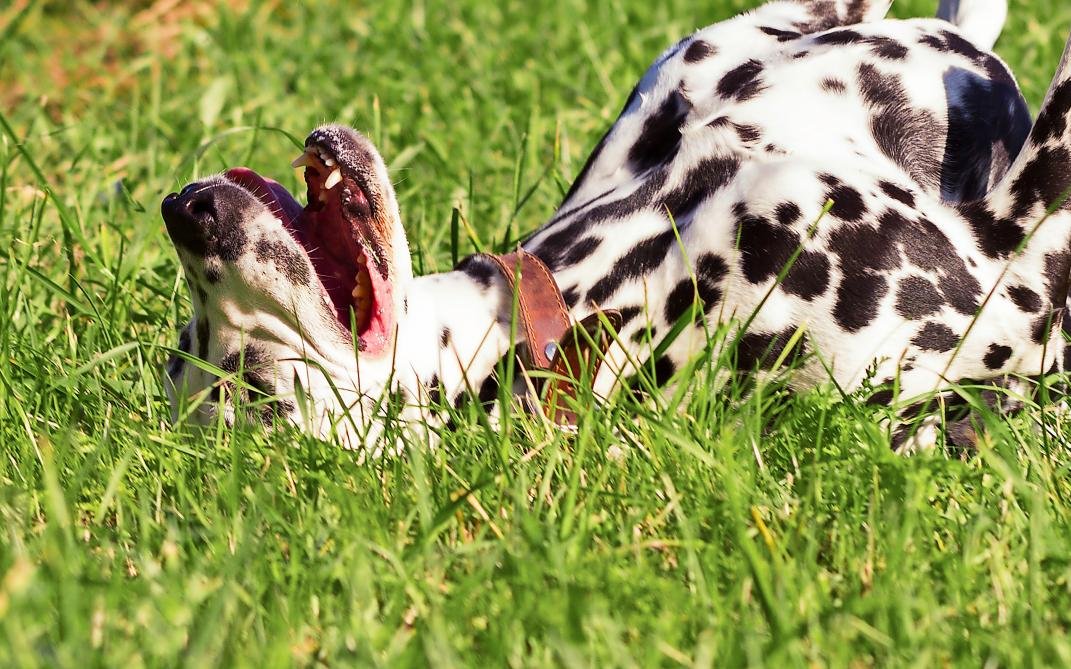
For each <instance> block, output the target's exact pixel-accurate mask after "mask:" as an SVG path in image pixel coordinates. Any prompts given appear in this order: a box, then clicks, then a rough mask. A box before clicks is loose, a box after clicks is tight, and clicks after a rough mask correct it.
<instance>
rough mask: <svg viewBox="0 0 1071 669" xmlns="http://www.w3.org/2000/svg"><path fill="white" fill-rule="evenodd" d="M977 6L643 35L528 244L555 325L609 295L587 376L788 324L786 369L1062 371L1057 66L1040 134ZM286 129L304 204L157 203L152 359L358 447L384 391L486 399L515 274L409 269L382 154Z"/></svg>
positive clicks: (872, 1) (739, 343) (771, 357)
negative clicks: (602, 129) (591, 144)
mask: <svg viewBox="0 0 1071 669" xmlns="http://www.w3.org/2000/svg"><path fill="white" fill-rule="evenodd" d="M995 1H996V0H974V2H971V1H970V0H961V1H960V2H946V3H945V4H943V5H942V13H943V15H945V16H948V17H950V18H953V19H955V20H957V21H958V22H960V23H961V24H963V25H968V24H970V23H973V24H974V25H975V26H976V28H974V32H973V33H965V32H963V31H962V30H960V29H958V28H957V27H955V26H954V25H952V24H950V23H948V22H946V21H942V20H938V19H925V20H908V21H897V20H886V19H884V18H883V17H884V16H885V13H886V11H887V9H888V4H889V3H888V2H880V1H878V0H800V1H797V2H770V3H768V4H765V5H763V6H761V7H760V8H758V9H755V10H753V11H750V12H748V13H745V14H743V15H740V16H737V17H736V18H733V19H730V20H727V21H723V22H721V23H718V24H716V25H713V26H710V27H708V28H705V29H703V30H700V31H699V32H697V33H695V34H694V35H691V36H690V37H687V38H685V39H683V40H681V41H680V42H679V43H677V44H676V45H675V46H673V47H672V48H670V49H669V50H667V51H666V52H665V53H663V54H662V55H661V56H660V57H659V58H658V59H657V60H656V61H655V63H654V64H653V65H652V66H651V68H650V69H649V70H648V71H647V72H646V74H644V76H643V77H642V79H641V80H640V81H639V83H638V84H637V85H636V87H635V89H634V90H633V91H632V93H631V95H629V96H628V100H627V102H626V103H625V105H624V109H623V110H622V112H621V114H620V116H619V117H618V119H617V120H616V122H615V123H614V124H613V126H612V127H611V128H610V130H609V131H608V132H607V133H606V135H605V136H604V137H603V138H602V140H601V141H600V142H599V143H598V145H597V146H596V147H595V149H594V151H593V153H592V154H591V156H590V158H589V159H588V161H587V164H586V165H585V166H584V167H583V169H582V171H581V173H580V175H579V176H578V177H577V179H576V181H575V183H574V184H573V185H572V187H571V188H570V190H569V192H568V194H567V195H566V196H565V198H564V201H563V202H562V204H561V206H560V208H559V210H558V211H557V213H556V214H555V215H554V216H553V217H552V218H551V219H550V221H549V222H547V223H546V224H545V225H543V226H542V227H541V228H540V229H539V230H537V231H536V232H535V233H534V234H532V235H531V236H530V237H529V238H528V239H527V240H526V241H525V242H524V244H523V248H524V249H525V250H526V251H527V252H529V253H531V254H532V255H534V256H536V257H537V258H538V259H539V260H541V261H542V262H543V263H544V264H545V265H546V266H547V267H548V268H549V269H550V271H551V272H552V273H553V279H554V281H555V282H556V284H557V286H559V287H560V289H561V292H562V295H563V296H564V300H565V303H566V305H567V307H568V310H569V316H570V317H571V319H572V320H574V321H580V320H581V319H585V318H586V317H589V316H590V315H592V314H594V313H597V312H598V311H599V310H604V311H609V310H616V312H617V313H619V314H620V319H619V320H618V325H619V327H618V331H617V332H616V333H615V336H614V337H613V341H612V344H611V345H610V347H609V349H608V350H607V351H606V353H605V363H604V364H603V366H602V368H601V370H600V371H599V373H598V375H597V377H596V379H595V380H594V391H595V393H596V395H598V396H607V395H609V394H610V393H611V392H613V391H614V390H615V389H616V388H617V387H619V386H620V385H622V379H625V378H628V377H629V376H632V375H634V374H635V373H636V371H637V367H642V368H643V369H652V370H653V376H654V377H655V381H656V382H657V383H659V384H666V383H668V382H670V381H671V380H672V379H673V377H674V374H675V372H676V371H677V370H679V369H681V368H682V366H683V365H684V364H685V363H687V362H688V361H689V360H690V359H692V358H693V356H695V355H696V353H697V352H698V351H700V350H701V349H703V347H704V346H706V345H708V342H709V341H710V337H709V335H708V332H709V330H710V326H715V325H718V324H728V325H729V327H730V328H734V327H735V328H736V332H737V336H736V337H734V338H731V344H732V346H733V347H734V350H735V354H734V357H735V363H736V364H735V367H736V369H737V370H740V371H741V372H747V371H751V372H755V373H770V372H771V371H775V370H771V369H770V368H771V366H772V364H773V362H774V361H775V360H783V359H784V358H786V357H787V356H786V354H787V353H788V351H787V350H786V349H787V347H788V346H789V345H790V344H793V345H794V347H795V353H799V354H802V355H796V356H794V357H795V358H796V359H797V361H798V362H797V364H798V369H797V370H796V371H795V373H794V374H793V375H792V376H791V383H792V384H793V385H794V386H795V387H799V388H806V387H810V386H813V385H815V384H820V383H824V382H828V381H829V380H830V378H831V377H832V379H833V380H835V381H836V382H837V383H838V384H839V385H840V387H842V388H844V389H847V390H854V389H858V388H860V387H863V386H864V385H866V384H870V383H874V384H876V385H877V386H880V387H882V388H883V390H881V391H880V392H879V393H878V394H877V395H876V397H875V399H878V400H880V401H882V402H889V403H893V404H896V405H905V404H907V403H909V402H910V401H911V400H912V398H916V397H919V396H925V395H926V394H928V393H932V392H933V391H942V390H947V389H948V388H949V385H950V384H951V383H954V382H956V381H959V380H963V379H994V378H1000V377H1003V376H1005V375H1010V374H1024V375H1036V374H1039V373H1041V372H1044V371H1046V370H1049V369H1050V368H1051V367H1052V366H1053V365H1054V364H1056V362H1057V360H1058V358H1059V357H1060V354H1061V351H1062V339H1061V338H1060V337H1059V336H1058V335H1056V334H1055V333H1056V332H1057V330H1058V328H1059V326H1060V321H1061V314H1062V305H1063V304H1064V301H1065V297H1066V293H1067V276H1068V270H1069V266H1071V252H1069V248H1071V213H1068V212H1067V211H1066V210H1064V209H1059V210H1057V211H1056V212H1055V213H1054V214H1053V215H1051V216H1050V217H1048V218H1046V217H1045V214H1046V208H1047V207H1049V206H1050V205H1052V204H1054V203H1056V202H1057V201H1058V200H1060V195H1061V193H1062V192H1063V190H1064V189H1066V188H1067V187H1068V185H1069V184H1071V174H1069V172H1068V166H1069V164H1071V160H1069V159H1071V153H1069V152H1071V127H1069V126H1068V114H1069V111H1071V81H1069V80H1068V78H1069V75H1071V66H1069V64H1068V62H1067V59H1066V58H1065V60H1064V62H1063V63H1062V64H1061V66H1060V71H1059V73H1058V75H1057V77H1056V79H1055V82H1054V86H1053V91H1052V93H1051V94H1050V96H1049V98H1048V101H1047V103H1046V104H1045V107H1044V110H1043V111H1042V113H1041V116H1040V118H1039V119H1038V122H1037V123H1036V125H1034V126H1033V131H1032V132H1031V121H1030V117H1029V113H1028V110H1027V108H1026V105H1025V103H1024V101H1023V98H1022V96H1021V94H1020V91H1019V89H1018V87H1017V85H1016V82H1015V80H1014V79H1013V77H1012V75H1011V74H1010V73H1009V71H1008V69H1007V68H1006V67H1005V65H1004V64H1003V63H1002V62H1001V61H1000V60H999V59H998V58H997V57H996V56H994V55H993V54H992V53H990V52H989V51H988V47H990V46H991V43H992V39H994V38H995V36H996V34H997V33H998V32H999V27H1000V22H1002V20H1003V13H1002V12H993V11H990V10H991V8H992V6H993V5H994V2H995ZM999 6H1000V7H1003V3H1002V2H1000V3H999ZM972 8H973V9H974V10H975V11H973V12H972V11H971V9H972ZM985 16H989V17H990V18H991V19H992V18H993V17H996V18H995V20H996V21H997V25H996V27H995V28H994V26H993V24H992V20H991V21H989V22H987V21H985V20H984V18H985ZM305 147H306V149H305V153H304V154H303V155H302V156H301V157H299V158H298V160H297V161H295V163H296V164H297V165H299V166H302V165H303V166H304V167H305V173H304V174H305V181H306V183H307V187H308V204H307V205H306V206H304V207H302V206H301V205H300V204H298V203H297V202H296V201H295V199H294V198H293V197H291V195H290V194H289V193H287V192H286V190H285V189H283V188H282V187H281V186H280V185H279V184H278V183H276V182H274V181H272V180H270V179H267V178H264V177H261V176H259V175H257V174H255V173H253V172H251V171H249V170H246V169H241V168H239V169H233V170H230V171H228V172H226V173H225V174H223V175H221V176H216V177H212V178H209V179H205V180H203V181H199V182H196V183H193V184H191V185H189V186H187V187H186V188H185V189H184V190H183V191H182V192H181V193H178V194H172V195H170V196H168V197H167V198H166V199H165V200H164V203H163V206H162V213H163V217H164V220H165V222H166V225H167V230H168V232H169V234H170V235H171V237H172V239H173V241H174V244H175V246H176V248H177V250H178V255H179V258H180V259H181V262H182V264H183V267H184V269H185V272H186V277H187V280H188V283H189V285H190V287H191V292H192V297H193V311H194V315H193V319H192V321H191V322H190V324H189V325H188V326H187V328H186V329H185V330H184V331H183V333H182V337H181V340H180V348H181V349H182V350H184V351H188V352H189V356H186V357H178V358H176V359H174V360H173V361H172V363H171V365H170V366H169V369H168V376H169V379H170V381H171V385H172V389H173V391H172V396H173V401H174V403H175V408H176V411H177V412H178V413H179V414H180V415H179V418H190V419H192V420H194V421H196V422H202V423H204V422H211V421H212V420H217V419H219V418H223V419H226V420H234V419H235V418H236V417H237V416H236V415H235V409H234V407H235V403H234V402H230V401H223V400H222V397H223V396H227V394H228V393H227V389H228V388H230V390H231V393H230V395H244V396H245V399H247V400H254V401H252V402H251V403H250V405H251V406H253V407H255V412H259V415H260V416H261V417H263V418H265V419H269V418H271V417H272V416H282V417H283V418H284V419H288V420H290V421H292V422H294V423H297V424H299V425H301V426H303V427H305V428H306V429H308V430H309V431H311V432H313V433H315V434H318V435H321V436H324V437H333V438H336V439H338V440H340V441H341V442H342V443H344V444H346V445H349V446H362V445H363V446H367V447H369V448H378V447H380V446H382V445H381V444H379V441H378V440H379V437H380V435H381V431H382V427H383V424H384V416H385V414H386V413H388V409H389V407H390V406H392V405H391V403H390V402H386V401H384V398H385V397H391V396H393V397H394V398H398V397H400V398H402V399H403V400H404V402H403V403H404V405H405V406H404V408H402V409H400V410H399V411H400V417H401V418H402V419H407V418H408V419H412V423H413V424H414V425H419V426H428V425H432V426H434V425H436V424H437V423H436V421H438V420H439V417H438V414H436V413H435V412H433V411H431V410H430V409H429V407H434V406H442V405H444V404H446V403H448V402H449V403H457V402H460V401H463V400H464V399H466V398H478V399H480V400H489V399H492V398H494V397H497V396H498V390H497V387H498V386H497V384H498V379H497V376H496V369H497V368H498V363H499V361H500V360H502V359H503V356H505V355H507V353H508V352H509V351H511V350H512V349H511V345H512V342H513V338H512V336H511V332H514V331H519V332H520V334H519V335H518V337H519V338H520V339H521V340H522V341H520V342H519V343H520V344H522V345H523V344H524V342H523V339H524V330H523V329H517V328H515V327H513V322H512V319H513V315H514V292H513V290H512V289H511V287H510V282H509V281H508V280H507V279H506V278H505V277H504V276H503V274H502V272H500V271H498V270H497V269H496V267H495V266H494V263H492V262H490V261H489V260H488V258H487V257H485V256H474V257H472V258H469V259H467V260H465V261H463V262H462V263H460V265H459V266H458V267H457V268H456V269H455V270H454V271H451V272H446V273H441V274H434V275H430V276H424V277H419V278H416V277H414V276H413V270H412V264H411V261H410V256H409V249H408V245H407V241H406V237H405V233H404V230H403V228H402V223H401V217H400V214H399V210H398V204H397V201H396V199H395V194H394V191H393V189H392V187H391V183H390V180H389V178H388V174H387V171H386V168H385V167H384V163H383V161H382V159H381V157H380V155H379V154H378V153H377V151H376V149H375V148H374V147H373V146H372V144H371V143H370V142H369V141H368V140H367V139H366V138H364V137H363V136H361V135H360V134H358V133H356V132H355V131H353V130H350V129H348V128H344V127H340V126H326V127H322V128H320V129H318V130H316V131H314V132H313V133H312V134H311V135H309V137H308V139H307V140H306V142H305ZM1043 220H1044V224H1043V225H1041V226H1040V227H1037V226H1038V224H1039V222H1041V221H1043ZM696 312H698V314H699V315H700V317H699V318H696V319H695V320H694V322H693V323H692V324H691V325H689V326H687V327H685V329H684V330H683V332H680V333H679V336H676V338H675V339H672V341H671V342H669V339H666V337H667V335H669V333H670V332H671V331H673V330H674V325H675V324H678V323H679V322H682V317H685V320H684V322H687V317H686V314H688V313H696ZM742 326H746V327H742ZM660 341H666V342H667V343H668V345H664V346H661V347H660V350H659V355H658V356H657V357H656V358H655V357H654V356H653V351H654V350H655V346H654V345H653V344H652V342H660ZM727 341H728V340H727ZM726 345H729V344H726ZM187 357H196V358H199V359H201V360H205V361H208V362H209V363H211V364H210V365H195V364H192V363H190V362H188V361H187V359H186V358H187ZM213 367H216V368H219V369H213ZM219 372H224V373H225V376H224V377H223V379H222V381H221V380H220V378H219V377H218V376H217V375H218V373H219ZM738 373H739V372H738ZM867 387H869V386H867ZM526 388H527V389H529V390H526ZM530 388H531V385H525V384H524V383H518V384H517V385H516V386H515V387H514V388H513V389H512V390H513V391H514V392H516V393H519V394H522V395H523V394H525V393H526V392H530ZM392 410H393V409H392ZM929 438H930V439H931V440H932V439H933V438H935V437H932V436H931V437H929ZM916 439H917V437H916ZM897 443H898V444H902V443H903V441H902V440H901V441H900V442H897Z"/></svg>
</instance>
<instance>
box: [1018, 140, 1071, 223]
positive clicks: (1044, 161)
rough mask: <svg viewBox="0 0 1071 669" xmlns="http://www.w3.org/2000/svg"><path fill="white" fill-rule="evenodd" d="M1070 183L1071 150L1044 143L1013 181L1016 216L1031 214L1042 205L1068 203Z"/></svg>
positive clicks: (1020, 217)
mask: <svg viewBox="0 0 1071 669" xmlns="http://www.w3.org/2000/svg"><path fill="white" fill-rule="evenodd" d="M1069 182H1071V152H1069V151H1068V150H1067V149H1066V148H1064V147H1062V146H1043V147H1041V148H1039V149H1038V151H1037V155H1035V156H1034V157H1033V158H1031V159H1030V160H1029V161H1027V163H1026V165H1025V166H1024V167H1023V170H1022V172H1020V174H1019V175H1018V176H1017V177H1016V179H1015V181H1014V182H1012V187H1011V191H1012V196H1013V197H1014V198H1015V206H1014V208H1013V210H1012V212H1013V216H1015V217H1016V218H1018V219H1023V218H1026V217H1028V216H1029V215H1030V214H1031V212H1032V210H1033V209H1034V208H1035V207H1037V206H1038V205H1040V206H1041V207H1043V208H1046V209H1047V208H1049V207H1051V206H1053V205H1055V204H1058V203H1059V204H1060V205H1061V206H1066V201H1065V200H1063V199H1062V198H1063V197H1064V191H1066V190H1067V186H1068V183H1069Z"/></svg>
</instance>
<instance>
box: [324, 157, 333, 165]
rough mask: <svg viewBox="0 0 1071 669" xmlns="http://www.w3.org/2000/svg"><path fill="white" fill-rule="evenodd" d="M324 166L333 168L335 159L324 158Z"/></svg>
mask: <svg viewBox="0 0 1071 669" xmlns="http://www.w3.org/2000/svg"><path fill="white" fill-rule="evenodd" d="M324 165H327V166H328V167H334V166H335V159H334V158H331V157H330V156H324Z"/></svg>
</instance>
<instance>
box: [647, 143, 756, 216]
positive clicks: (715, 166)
mask: <svg viewBox="0 0 1071 669" xmlns="http://www.w3.org/2000/svg"><path fill="white" fill-rule="evenodd" d="M739 169H740V163H739V162H737V161H736V160H735V159H731V158H720V157H714V158H707V159H705V160H703V161H701V162H700V163H699V164H698V165H696V166H695V167H694V168H692V170H691V171H690V172H688V174H687V175H686V176H685V177H684V179H683V181H682V182H681V185H680V186H678V187H677V188H675V189H673V190H672V191H670V192H669V193H667V194H666V195H665V196H664V197H662V198H661V199H660V200H659V201H658V202H657V206H658V209H660V210H661V211H662V212H669V214H670V216H672V217H673V221H674V223H676V225H677V227H678V228H682V227H684V226H685V225H687V223H688V219H689V217H690V216H691V214H692V213H693V212H694V211H695V209H696V208H698V207H699V205H700V204H702V203H703V201H705V200H706V199H707V198H708V197H710V196H711V195H713V194H714V193H715V192H717V191H718V190H720V189H721V188H723V187H724V186H725V185H726V184H728V183H729V182H730V181H732V178H733V177H734V176H736V173H737V170H739Z"/></svg>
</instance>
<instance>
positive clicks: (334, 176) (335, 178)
mask: <svg viewBox="0 0 1071 669" xmlns="http://www.w3.org/2000/svg"><path fill="white" fill-rule="evenodd" d="M340 181H342V171H341V170H339V169H338V168H335V169H334V170H332V171H331V174H328V175H327V178H326V179H324V190H331V189H332V188H334V187H335V186H337V185H338V183H339V182H340Z"/></svg>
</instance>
